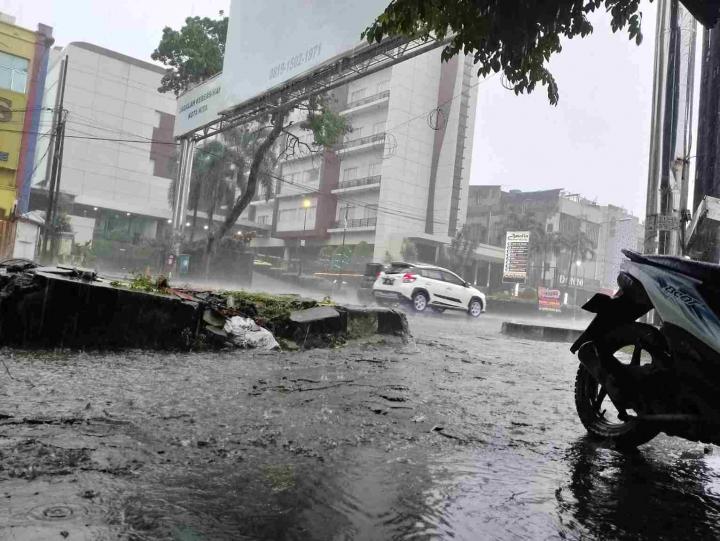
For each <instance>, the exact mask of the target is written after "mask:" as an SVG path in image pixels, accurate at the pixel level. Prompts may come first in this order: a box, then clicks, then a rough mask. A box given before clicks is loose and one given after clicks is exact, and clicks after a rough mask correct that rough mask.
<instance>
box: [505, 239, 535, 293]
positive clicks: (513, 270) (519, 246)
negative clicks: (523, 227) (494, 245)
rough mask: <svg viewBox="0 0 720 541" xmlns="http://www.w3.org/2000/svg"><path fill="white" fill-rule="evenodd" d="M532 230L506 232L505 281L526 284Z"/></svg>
mask: <svg viewBox="0 0 720 541" xmlns="http://www.w3.org/2000/svg"><path fill="white" fill-rule="evenodd" d="M529 251H530V231H508V232H507V233H506V234H505V264H504V266H503V282H505V283H510V284H524V283H525V280H527V268H528V257H529Z"/></svg>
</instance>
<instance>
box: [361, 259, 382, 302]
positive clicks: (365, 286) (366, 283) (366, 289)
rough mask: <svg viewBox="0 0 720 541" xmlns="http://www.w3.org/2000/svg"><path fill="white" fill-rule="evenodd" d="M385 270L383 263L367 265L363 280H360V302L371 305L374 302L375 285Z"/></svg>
mask: <svg viewBox="0 0 720 541" xmlns="http://www.w3.org/2000/svg"><path fill="white" fill-rule="evenodd" d="M384 268H385V265H383V264H382V263H367V264H366V265H365V273H364V274H363V276H362V278H360V284H359V286H358V290H357V296H358V300H359V301H360V302H361V303H365V302H367V303H370V302H372V301H373V300H374V297H373V285H374V284H375V280H377V277H378V276H380V273H381V272H382V271H383V269H384Z"/></svg>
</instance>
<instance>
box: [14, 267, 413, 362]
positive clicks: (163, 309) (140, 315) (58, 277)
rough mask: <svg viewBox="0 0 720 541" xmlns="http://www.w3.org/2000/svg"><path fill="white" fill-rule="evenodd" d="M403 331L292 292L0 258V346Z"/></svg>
mask: <svg viewBox="0 0 720 541" xmlns="http://www.w3.org/2000/svg"><path fill="white" fill-rule="evenodd" d="M407 332H408V329H407V320H406V319H405V316H404V315H403V314H402V313H399V312H396V311H393V310H387V309H381V308H378V309H368V308H360V307H350V306H335V305H334V304H333V303H332V302H331V301H330V300H329V299H324V300H322V301H316V300H314V299H307V298H303V297H300V296H299V295H268V294H265V293H256V292H247V291H198V290H194V289H190V288H187V287H185V288H173V287H171V286H170V284H169V283H168V281H167V279H166V278H164V277H159V278H157V279H155V280H153V279H152V278H151V277H149V276H144V275H137V276H135V277H133V278H132V279H130V280H127V281H119V280H112V281H111V280H107V279H103V278H102V277H99V276H98V275H97V274H96V273H95V272H94V271H92V270H87V269H77V268H72V267H63V266H57V267H41V266H39V265H37V264H35V263H33V262H32V261H26V260H11V261H5V262H2V263H0V346H16V347H49V348H57V347H60V348H65V347H66V348H77V349H126V348H145V349H163V350H178V349H179V350H189V349H208V348H211V349H215V348H225V347H233V348H259V349H265V350H273V349H281V348H282V349H289V350H294V349H298V348H308V347H328V346H334V345H337V344H341V343H343V342H344V340H345V339H347V338H360V337H362V336H368V335H371V334H397V335H402V336H405V335H406V334H407Z"/></svg>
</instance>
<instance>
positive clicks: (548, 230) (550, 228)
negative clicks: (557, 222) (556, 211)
mask: <svg viewBox="0 0 720 541" xmlns="http://www.w3.org/2000/svg"><path fill="white" fill-rule="evenodd" d="M553 227H554V225H553V224H547V232H548V233H552V232H553Z"/></svg>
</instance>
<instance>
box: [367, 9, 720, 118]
mask: <svg viewBox="0 0 720 541" xmlns="http://www.w3.org/2000/svg"><path fill="white" fill-rule="evenodd" d="M684 3H685V4H686V5H687V6H688V7H689V9H691V10H692V9H693V8H694V12H695V13H696V14H697V15H704V16H705V19H706V21H705V22H706V24H708V23H710V26H712V24H714V20H717V15H718V10H719V8H718V7H717V6H716V5H715V6H712V7H711V6H710V4H716V3H714V2H702V1H700V0H684ZM601 9H602V10H605V11H606V12H607V13H609V15H610V17H611V18H612V21H611V23H612V30H613V32H618V31H626V32H627V34H628V37H629V38H630V39H632V40H635V42H636V43H638V44H639V43H640V42H641V41H642V33H641V21H642V12H641V10H640V0H564V1H560V0H556V1H550V2H529V1H527V0H502V1H498V0H393V1H392V2H391V3H390V5H389V6H388V7H387V8H386V9H385V11H384V12H383V13H382V14H381V15H380V16H379V17H378V18H377V19H376V20H375V22H374V23H373V24H372V25H371V26H370V27H368V28H367V29H366V30H365V31H364V32H363V37H365V38H366V39H367V40H368V41H369V42H379V41H380V40H381V39H382V38H383V37H385V36H393V35H404V36H407V37H409V38H411V39H416V38H425V39H428V38H431V37H434V38H437V39H438V40H444V39H446V38H447V39H449V43H448V44H447V45H446V46H445V48H444V49H443V52H442V57H443V59H444V60H447V59H449V58H450V57H452V56H454V55H456V54H459V53H467V54H472V55H473V57H474V61H475V64H476V65H478V66H479V67H478V74H479V75H483V76H485V75H488V74H489V73H490V72H495V73H498V72H502V73H503V74H504V75H505V77H506V78H507V80H508V82H509V83H510V84H511V85H512V87H513V89H514V90H515V93H516V94H520V93H523V92H532V91H533V90H534V89H535V86H536V85H537V84H538V83H540V84H542V85H544V86H546V87H547V93H548V99H549V100H550V103H552V104H557V101H558V97H559V94H558V86H557V83H556V82H555V78H554V77H553V76H552V74H551V73H550V71H549V70H548V67H547V66H548V62H549V61H550V58H551V57H552V55H553V54H555V53H559V52H560V51H561V50H562V44H561V38H568V39H570V38H573V37H576V36H580V37H585V36H587V35H589V34H590V33H592V31H593V26H592V24H591V23H590V21H589V20H588V16H589V15H590V14H591V13H593V12H594V11H596V10H601Z"/></svg>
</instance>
